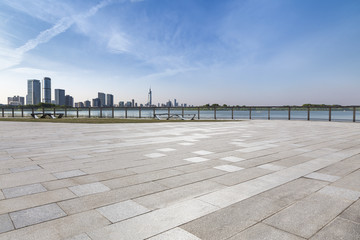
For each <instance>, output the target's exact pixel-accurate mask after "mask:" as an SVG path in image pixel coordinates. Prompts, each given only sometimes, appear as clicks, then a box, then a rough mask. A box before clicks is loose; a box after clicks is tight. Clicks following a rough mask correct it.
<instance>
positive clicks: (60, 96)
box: [55, 89, 65, 106]
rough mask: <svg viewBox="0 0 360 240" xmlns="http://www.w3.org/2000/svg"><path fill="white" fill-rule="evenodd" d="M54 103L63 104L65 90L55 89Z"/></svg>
mask: <svg viewBox="0 0 360 240" xmlns="http://www.w3.org/2000/svg"><path fill="white" fill-rule="evenodd" d="M55 104H56V105H60V106H63V105H65V90H64V89H55Z"/></svg>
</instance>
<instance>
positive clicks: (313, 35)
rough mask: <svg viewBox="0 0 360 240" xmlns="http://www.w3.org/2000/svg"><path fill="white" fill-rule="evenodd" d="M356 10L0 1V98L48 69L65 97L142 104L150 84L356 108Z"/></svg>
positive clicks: (253, 99)
mask: <svg viewBox="0 0 360 240" xmlns="http://www.w3.org/2000/svg"><path fill="white" fill-rule="evenodd" d="M359 13H360V3H359V2H358V1H356V0H348V1H335V0H326V1H325V0H319V1H285V0H274V1H263V0H254V1H241V0H236V1H235V0H224V1H212V0H209V1H205V0H196V1H193V0H184V1H165V0H157V1H154V0H144V1H140V0H121V1H120V0H104V1H101V0H99V1H79V2H74V1H52V0H34V1H25V0H18V1H10V0H4V1H1V2H0V29H1V30H0V81H1V88H0V103H3V104H4V103H6V102H7V98H8V97H10V96H16V95H21V96H24V95H25V93H26V92H27V89H26V86H25V84H23V83H24V81H27V79H43V77H44V76H50V77H51V79H52V80H53V83H52V86H51V88H52V89H71V95H72V96H74V98H75V102H78V100H82V101H84V100H86V99H89V100H90V101H91V100H92V99H93V98H94V95H95V94H96V93H97V92H104V93H111V94H113V95H114V103H118V102H119V101H124V100H125V101H127V100H131V99H137V102H141V103H146V102H147V100H148V99H147V98H148V96H147V94H146V89H148V87H149V86H153V87H154V89H156V94H155V95H154V96H156V97H155V98H154V99H153V102H156V103H158V102H167V101H168V100H169V99H173V98H174V96H176V97H177V98H179V99H181V101H182V102H187V103H191V104H194V105H204V104H207V103H210V104H212V103H219V104H228V105H302V104H305V103H314V104H316V103H324V104H341V105H353V104H355V105H356V104H359V102H360V97H358V93H357V92H358V90H357V89H359V87H360V81H359V76H360V69H359V67H358V66H359V62H360V29H359V28H358V27H357V25H358V24H357V23H358V22H360V14H359ZM104 26H106V27H104ZM85 90H86V91H85ZM51 94H53V92H51ZM77 99H78V100H77Z"/></svg>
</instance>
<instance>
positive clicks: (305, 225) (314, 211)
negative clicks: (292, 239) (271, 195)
mask: <svg viewBox="0 0 360 240" xmlns="http://www.w3.org/2000/svg"><path fill="white" fill-rule="evenodd" d="M351 203H352V201H350V200H345V199H341V198H338V197H330V196H329V195H325V194H320V193H315V194H313V195H311V196H309V197H307V198H305V199H304V200H302V201H300V202H297V203H295V204H294V205H292V206H290V207H289V208H286V209H285V210H283V211H281V212H279V213H277V214H275V215H273V216H272V217H270V218H268V219H266V220H265V223H267V224H269V225H271V226H274V227H276V228H279V229H282V230H284V231H287V232H290V233H293V234H295V235H298V236H302V237H304V238H310V237H311V236H312V235H314V234H315V233H316V232H317V231H319V230H320V229H321V228H323V227H324V226H325V225H326V224H327V223H328V222H329V221H331V220H332V219H333V218H335V217H336V216H337V215H338V214H340V213H341V212H342V211H344V210H345V209H346V208H347V207H348V206H349V205H351Z"/></svg>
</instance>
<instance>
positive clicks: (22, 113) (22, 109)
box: [21, 107, 24, 117]
mask: <svg viewBox="0 0 360 240" xmlns="http://www.w3.org/2000/svg"><path fill="white" fill-rule="evenodd" d="M21 117H24V108H23V107H21Z"/></svg>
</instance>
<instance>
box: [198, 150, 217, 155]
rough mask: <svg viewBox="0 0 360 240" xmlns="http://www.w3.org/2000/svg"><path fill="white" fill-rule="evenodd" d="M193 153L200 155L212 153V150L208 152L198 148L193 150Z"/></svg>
mask: <svg viewBox="0 0 360 240" xmlns="http://www.w3.org/2000/svg"><path fill="white" fill-rule="evenodd" d="M193 153H195V154H197V155H201V156H204V155H209V154H213V152H209V151H205V150H199V151H196V152H193Z"/></svg>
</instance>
